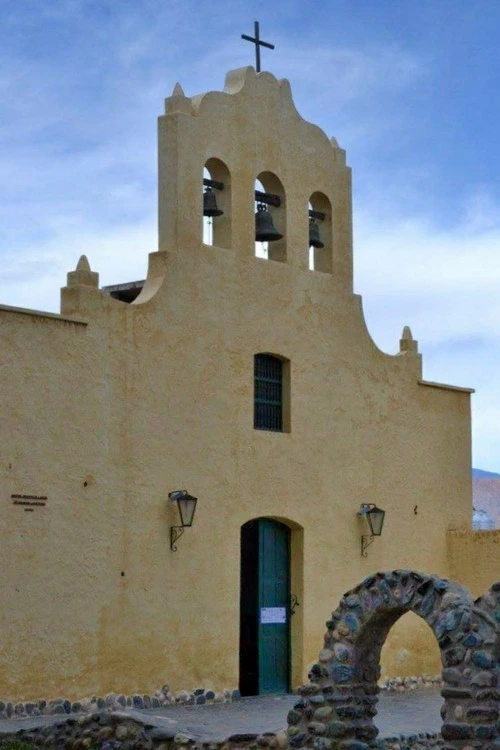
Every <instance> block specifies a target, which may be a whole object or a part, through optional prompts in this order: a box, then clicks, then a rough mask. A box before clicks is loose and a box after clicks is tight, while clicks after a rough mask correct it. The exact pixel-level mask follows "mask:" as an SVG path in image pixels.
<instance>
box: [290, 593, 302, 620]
mask: <svg viewBox="0 0 500 750" xmlns="http://www.w3.org/2000/svg"><path fill="white" fill-rule="evenodd" d="M297 607H300V602H299V600H298V597H297V594H290V615H294V614H295V609H296V608H297Z"/></svg>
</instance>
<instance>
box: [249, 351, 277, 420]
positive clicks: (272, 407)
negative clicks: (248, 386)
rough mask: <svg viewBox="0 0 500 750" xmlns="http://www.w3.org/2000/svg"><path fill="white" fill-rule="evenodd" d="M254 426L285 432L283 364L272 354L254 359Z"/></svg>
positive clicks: (259, 355)
mask: <svg viewBox="0 0 500 750" xmlns="http://www.w3.org/2000/svg"><path fill="white" fill-rule="evenodd" d="M253 426H254V428H255V429H256V430H271V431H273V432H283V362H282V361H281V360H280V359H278V358H277V357H273V356H272V355H271V354H256V355H255V357H254V418H253Z"/></svg>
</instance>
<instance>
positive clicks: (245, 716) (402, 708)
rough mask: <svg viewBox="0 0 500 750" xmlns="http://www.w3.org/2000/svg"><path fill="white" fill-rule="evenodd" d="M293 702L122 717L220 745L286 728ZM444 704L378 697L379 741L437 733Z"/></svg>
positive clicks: (406, 696) (269, 699)
mask: <svg viewBox="0 0 500 750" xmlns="http://www.w3.org/2000/svg"><path fill="white" fill-rule="evenodd" d="M297 700H298V697H297V696H295V695H267V696H257V697H254V698H242V699H241V700H239V701H237V702H234V703H216V704H214V705H203V706H175V707H169V708H159V709H158V708H156V709H151V710H149V711H136V710H133V709H128V710H127V711H126V713H127V715H129V716H130V717H131V718H133V719H135V720H137V721H140V722H141V723H142V724H144V725H146V726H154V727H158V728H159V729H166V730H168V731H169V732H171V733H172V736H174V734H176V733H178V732H179V733H183V734H186V735H189V736H190V737H192V738H193V739H196V740H201V741H204V742H222V741H224V740H226V739H227V738H228V737H231V736H232V735H235V734H262V733H265V732H277V731H279V730H280V729H282V728H283V727H285V726H286V717H287V713H288V711H289V710H290V708H291V707H292V706H293V704H294V703H295V702H296V701H297ZM442 703H443V699H442V698H441V696H440V694H439V691H437V690H414V691H408V692H403V693H382V694H381V695H380V702H379V704H378V714H377V716H376V717H375V724H376V726H377V727H378V728H379V729H380V735H379V737H387V736H393V735H398V734H413V733H418V732H425V731H427V732H438V731H439V730H440V727H441V718H440V715H439V709H440V707H441V705H442ZM67 718H69V717H67ZM64 719H65V717H64V716H39V717H37V718H29V719H11V720H2V721H0V735H1V734H5V733H11V732H13V731H14V732H15V731H16V729H18V728H19V729H21V728H22V729H26V730H31V729H34V728H36V727H40V726H45V725H49V724H55V723H60V722H61V721H64Z"/></svg>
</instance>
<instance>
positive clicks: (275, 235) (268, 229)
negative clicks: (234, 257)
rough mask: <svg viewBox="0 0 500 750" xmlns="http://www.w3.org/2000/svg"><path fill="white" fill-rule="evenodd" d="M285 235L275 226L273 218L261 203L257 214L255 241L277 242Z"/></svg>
mask: <svg viewBox="0 0 500 750" xmlns="http://www.w3.org/2000/svg"><path fill="white" fill-rule="evenodd" d="M282 237H283V235H282V234H281V233H280V232H278V230H277V229H276V227H275V226H274V224H273V217H272V216H271V214H270V213H269V211H268V210H267V206H266V204H265V203H259V204H258V206H257V213H256V214H255V239H256V241H257V242H275V241H276V240H280V239H281V238H282Z"/></svg>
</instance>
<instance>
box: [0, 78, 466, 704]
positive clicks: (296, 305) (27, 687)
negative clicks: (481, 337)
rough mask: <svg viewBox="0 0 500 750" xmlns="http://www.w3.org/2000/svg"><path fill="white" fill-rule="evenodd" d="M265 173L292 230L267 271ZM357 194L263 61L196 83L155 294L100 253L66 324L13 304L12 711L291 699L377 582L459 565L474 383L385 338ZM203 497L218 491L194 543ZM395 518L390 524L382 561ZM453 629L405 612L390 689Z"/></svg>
mask: <svg viewBox="0 0 500 750" xmlns="http://www.w3.org/2000/svg"><path fill="white" fill-rule="evenodd" d="M204 170H208V173H209V175H210V178H209V182H208V183H206V184H208V187H209V188H210V189H211V191H212V192H213V194H214V195H215V196H216V200H217V207H218V210H219V211H223V213H222V214H220V215H218V216H213V219H212V225H213V226H212V229H213V238H212V244H206V243H205V242H204V241H203V240H204V237H203V206H204V197H203V176H204ZM205 174H207V172H205ZM256 180H259V182H260V184H261V186H262V187H263V190H262V191H261V193H260V194H259V195H260V203H261V215H260V217H259V220H265V221H267V224H268V225H269V222H271V221H272V225H273V226H274V227H275V228H276V230H279V234H280V235H282V237H281V238H280V239H276V241H269V244H268V249H267V257H258V256H257V255H256V253H255V201H256V194H255V184H256ZM258 202H259V201H258ZM351 203H352V199H351V174H350V170H349V167H348V166H347V165H346V158H345V152H344V151H343V150H342V149H341V148H339V146H338V144H337V142H336V141H335V139H331V140H329V139H328V138H327V136H326V135H325V134H324V133H323V132H322V131H321V130H320V129H319V128H318V127H316V126H314V125H312V124H310V123H307V122H305V121H304V120H303V119H302V118H301V117H300V115H299V114H298V113H297V111H296V109H295V107H294V105H293V101H292V97H291V92H290V87H289V84H288V82H287V81H278V80H276V79H275V78H274V77H273V76H272V75H270V74H268V73H259V74H256V73H255V71H254V70H253V69H252V68H245V69H241V70H237V71H233V72H232V73H230V74H228V76H227V79H226V85H225V90H224V91H223V92H210V93H207V94H205V95H202V96H199V97H193V98H190V97H186V96H185V95H184V93H183V91H182V89H181V88H180V86H176V88H175V89H174V92H173V95H172V96H171V97H170V98H168V99H167V100H166V109H165V114H164V115H162V116H161V117H160V118H159V247H158V251H157V252H154V253H152V254H151V255H150V259H149V270H148V277H147V279H146V281H145V282H144V284H141V285H139V288H140V293H139V294H138V296H135V295H132V301H126V294H125V292H126V289H125V287H124V289H123V290H122V293H120V289H119V288H118V287H116V288H114V291H113V290H111V291H112V293H111V294H110V290H109V289H108V290H107V289H101V288H99V282H98V275H97V273H96V272H95V271H93V270H92V269H91V267H90V265H89V263H88V261H87V260H86V258H82V259H80V261H79V263H78V265H77V268H76V270H75V271H71V272H70V273H69V274H68V280H67V285H66V286H65V287H64V288H63V289H62V293H61V313H60V314H59V315H54V314H49V313H42V312H38V311H34V310H25V309H18V308H14V307H8V306H1V307H0V341H1V348H0V392H1V394H2V419H1V421H0V451H1V453H0V477H1V482H0V492H1V498H0V499H1V502H2V514H1V520H0V523H1V534H2V544H1V546H0V555H1V557H2V565H3V569H4V570H8V571H9V573H8V575H7V577H6V579H5V581H4V585H3V586H2V589H1V597H2V604H1V608H0V620H1V634H2V652H1V655H0V696H1V697H8V698H10V699H13V700H21V699H30V698H35V697H37V696H41V695H45V696H48V697H53V696H55V695H60V694H64V695H67V696H68V697H70V698H73V697H74V698H78V697H82V696H84V695H92V694H101V695H102V694H104V693H106V692H109V691H111V690H114V691H123V692H129V693H130V692H133V691H141V690H142V691H145V690H151V689H154V688H155V687H158V686H160V685H162V684H164V683H169V685H170V686H171V687H172V688H173V689H181V688H188V689H192V688H195V687H197V686H199V685H201V686H203V687H214V688H216V689H221V688H224V687H229V688H235V687H239V688H240V689H241V690H242V692H243V693H246V694H255V693H265V692H282V691H286V690H289V689H290V688H293V687H295V686H297V685H299V684H301V683H303V682H304V679H305V676H306V674H307V669H308V666H309V665H310V663H312V662H313V661H314V660H315V659H316V656H317V652H318V647H319V646H320V644H321V641H322V637H323V632H324V628H325V620H326V619H327V618H328V617H329V615H330V612H331V611H332V609H334V608H335V607H336V604H337V602H338V601H339V599H340V598H341V596H342V595H343V593H344V592H345V591H347V590H349V589H350V588H352V586H353V585H355V584H356V583H358V582H359V581H360V580H362V579H363V578H365V577H366V576H367V575H369V574H370V573H371V572H373V571H375V570H390V569H394V568H409V569H414V570H423V571H426V572H434V573H437V574H439V575H441V576H447V575H450V573H451V572H453V571H452V570H451V568H450V565H451V563H450V554H449V543H448V536H447V533H448V532H449V531H450V530H453V531H454V532H457V533H458V532H460V533H467V532H468V530H470V523H471V432H470V394H471V391H470V390H468V389H463V388H457V387H453V386H449V385H443V384H438V383H433V382H428V381H426V380H424V379H423V377H422V361H421V355H420V354H419V353H418V348H417V342H416V341H414V340H413V338H412V335H411V332H410V330H409V329H408V328H405V329H404V331H403V335H402V337H401V340H400V342H399V351H398V352H397V353H396V354H394V355H389V354H386V353H383V352H382V351H380V350H379V349H378V348H377V346H376V345H375V344H374V342H373V341H372V339H371V338H370V335H369V333H368V330H367V328H366V324H365V320H364V317H363V311H362V305H361V298H360V296H359V295H358V294H355V293H354V291H353V271H352V260H353V257H352V252H353V248H352V217H351ZM311 211H312V214H311ZM263 213H266V216H263ZM311 216H312V218H313V219H316V220H317V226H318V227H319V231H320V237H321V242H320V243H317V244H318V246H317V247H315V248H314V249H313V250H312V251H310V238H309V232H310V226H311V218H310V217H311ZM319 245H323V246H322V247H320V246H319ZM311 253H312V257H311ZM125 286H126V285H125ZM132 286H133V285H132ZM128 288H129V287H127V289H128ZM396 348H398V347H396ZM180 490H187V493H188V494H189V495H190V496H194V497H196V498H197V499H198V500H197V505H196V512H195V516H194V519H193V523H192V525H191V526H190V527H188V528H185V529H184V530H183V531H184V533H183V534H182V536H180V537H179V538H178V539H176V540H175V539H174V537H172V536H171V527H172V526H179V525H180V520H179V513H178V507H177V504H176V503H175V502H173V500H172V497H173V498H174V500H175V498H176V497H179V495H178V494H177V495H176V494H175V493H178V492H179V491H180ZM172 493H174V494H173V495H172ZM180 497H183V495H182V493H181V495H180ZM372 506H377V507H378V508H381V509H383V510H384V511H385V522H384V526H383V530H382V534H381V535H380V536H378V537H375V538H374V539H373V540H372V539H365V541H368V542H371V541H373V543H372V544H370V546H369V548H367V549H366V556H363V555H362V554H361V551H360V544H361V537H362V536H365V537H368V536H370V534H369V529H368V526H367V517H366V513H360V510H361V509H362V508H364V511H366V510H368V509H370V508H371V507H372ZM172 547H175V548H176V549H172ZM455 574H456V572H455ZM427 631H428V628H427V626H426V625H425V624H422V625H419V624H418V621H417V618H415V619H414V620H411V619H410V620H408V622H406V618H404V620H401V622H400V623H398V624H397V625H396V626H395V627H394V633H393V634H392V637H391V636H390V637H389V640H388V643H387V645H386V647H385V649H384V664H383V670H384V673H386V674H395V675H399V674H419V673H421V672H430V673H432V672H436V671H438V670H439V663H438V659H439V656H438V650H437V647H436V649H434V646H433V645H432V646H431V648H429V643H431V644H432V638H433V637H432V634H431V633H430V631H429V632H427Z"/></svg>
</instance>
